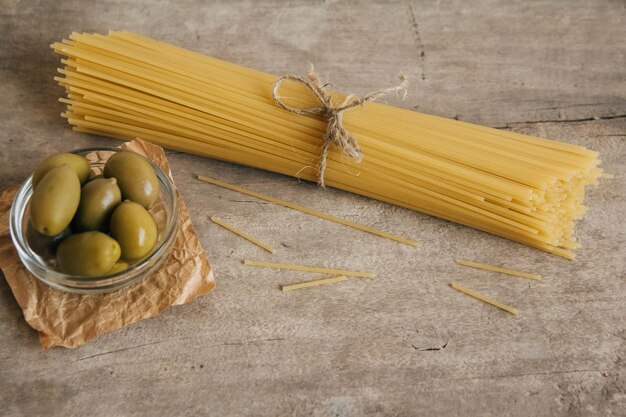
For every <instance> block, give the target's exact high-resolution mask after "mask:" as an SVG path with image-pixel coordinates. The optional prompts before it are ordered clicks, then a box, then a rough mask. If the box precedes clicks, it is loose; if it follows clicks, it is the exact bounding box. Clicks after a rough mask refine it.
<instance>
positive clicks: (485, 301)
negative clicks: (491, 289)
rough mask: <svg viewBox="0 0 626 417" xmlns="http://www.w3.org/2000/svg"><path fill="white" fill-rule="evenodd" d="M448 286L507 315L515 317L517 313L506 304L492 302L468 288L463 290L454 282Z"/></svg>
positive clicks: (492, 300)
mask: <svg viewBox="0 0 626 417" xmlns="http://www.w3.org/2000/svg"><path fill="white" fill-rule="evenodd" d="M450 286H451V287H452V288H454V289H455V290H457V291H461V292H462V293H465V294H467V295H469V296H470V297H474V298H476V299H478V300H480V301H482V302H484V303H487V304H491V305H492V306H494V307H498V308H500V309H502V310H504V311H506V312H507V313H511V314H513V315H514V316H517V313H518V312H519V311H518V310H517V309H516V308H514V307H511V306H508V305H506V304H503V303H501V302H499V301H496V300H494V299H493V298H490V297H487V296H486V295H482V294H479V293H477V292H476V291H473V290H470V289H469V288H465V287H463V286H461V285H459V284H457V283H456V282H452V283H450Z"/></svg>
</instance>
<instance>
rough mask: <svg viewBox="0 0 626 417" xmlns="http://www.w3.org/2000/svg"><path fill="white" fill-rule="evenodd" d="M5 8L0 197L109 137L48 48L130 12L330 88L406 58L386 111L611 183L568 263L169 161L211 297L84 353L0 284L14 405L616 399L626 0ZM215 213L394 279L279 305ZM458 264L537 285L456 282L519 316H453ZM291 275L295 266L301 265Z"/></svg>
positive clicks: (344, 410) (284, 409)
mask: <svg viewBox="0 0 626 417" xmlns="http://www.w3.org/2000/svg"><path fill="white" fill-rule="evenodd" d="M3 6H4V7H3V13H2V14H0V35H2V39H3V42H2V44H0V58H2V66H1V69H0V84H1V85H2V86H3V91H2V99H1V100H0V112H1V113H2V121H3V125H2V129H1V130H0V149H2V150H3V151H2V152H0V187H1V188H5V187H7V186H8V185H10V184H15V183H18V182H20V181H22V180H23V179H24V178H26V176H27V175H28V173H29V172H30V171H31V170H32V169H33V168H34V167H35V165H36V164H37V162H38V161H39V160H41V159H42V158H43V157H44V156H47V155H48V154H51V153H53V152H60V151H64V150H70V149H75V148H79V147H88V146H95V145H115V144H117V143H118V142H117V141H115V140H112V139H105V138H99V137H95V136H92V135H87V134H79V133H76V132H73V131H71V130H70V129H69V128H68V127H67V126H66V125H65V124H64V122H63V121H62V120H61V119H60V118H59V116H58V115H59V113H60V112H61V111H62V109H63V107H62V105H61V104H60V103H57V101H56V100H57V98H58V97H59V96H61V95H62V91H61V89H60V88H59V87H58V86H57V85H56V84H55V83H54V81H53V80H52V77H53V75H54V71H55V69H56V68H57V66H59V63H58V57H57V56H54V55H53V54H52V53H51V51H50V50H49V49H48V45H49V44H50V43H51V42H53V41H58V40H59V39H61V38H62V37H64V36H67V35H68V34H69V33H70V32H72V31H74V30H85V31H90V32H96V31H98V32H105V31H106V30H108V29H110V28H119V27H121V26H123V28H126V29H129V30H134V31H137V32H139V33H143V34H145V35H149V36H153V37H156V38H159V39H163V40H165V41H168V42H173V43H175V44H178V45H181V46H185V47H188V48H191V49H195V50H199V51H202V52H205V53H210V54H212V55H214V56H217V57H219V58H223V59H227V60H230V61H234V62H236V63H239V64H243V65H248V66H251V67H255V68H258V69H261V70H264V71H270V72H273V73H276V74H283V73H287V72H290V73H303V72H305V71H306V70H307V68H308V63H309V62H313V63H315V65H316V68H317V69H318V70H319V71H320V72H321V74H322V75H323V76H325V77H326V78H327V79H328V81H330V82H332V83H333V84H334V85H335V86H337V88H339V89H341V90H343V91H347V92H354V93H357V94H359V93H364V92H367V91H370V90H373V89H377V88H380V87H381V86H386V85H391V84H393V82H394V81H395V80H396V78H397V75H398V73H404V74H405V75H407V76H408V77H409V78H410V80H411V87H410V91H409V96H408V97H407V99H406V100H405V101H402V100H401V99H400V98H396V97H390V98H388V99H387V100H386V101H387V102H390V103H395V104H397V105H400V106H402V107H405V108H408V109H419V110H420V111H424V112H427V113H432V114H438V115H442V116H447V117H458V118H460V119H463V120H467V121H471V122H479V123H483V124H487V125H491V126H497V127H503V128H510V129H514V130H516V131H519V132H522V133H527V134H533V135H539V136H542V137H549V138H555V139H560V140H564V141H567V142H572V143H577V144H581V145H585V146H589V147H591V148H594V149H597V150H599V151H600V152H601V154H602V159H603V160H604V166H605V168H606V170H607V172H610V173H612V174H615V178H614V179H612V180H606V181H605V182H603V183H601V184H600V186H598V187H597V188H594V189H592V190H591V192H590V193H589V195H588V197H587V199H586V204H587V205H588V206H589V207H590V211H589V213H588V214H587V215H586V216H585V218H584V221H582V222H580V224H579V225H578V229H577V233H576V234H577V237H578V238H579V239H580V240H581V242H582V244H583V247H582V248H581V249H580V250H577V254H578V259H577V260H576V261H573V262H568V261H565V260H561V259H557V258H555V257H553V256H550V255H548V254H546V253H543V252H540V251H538V250H534V249H531V248H527V247H524V246H522V245H519V244H516V243H513V242H509V241H506V240H503V239H499V238H496V237H493V236H491V235H488V234H486V233H481V232H478V231H475V230H471V229H468V228H465V227H462V226H458V225H454V224H451V223H449V222H445V221H441V220H437V219H433V218H431V217H428V216H425V215H421V214H416V213H413V212H410V211H407V210H403V209H399V208H397V207H393V206H390V205H387V204H383V203H380V202H376V201H371V200H368V199H365V198H361V197H358V196H355V195H351V194H347V193H343V192H339V191H336V190H325V191H324V190H320V189H318V188H317V187H316V186H315V185H313V184H308V183H297V182H296V181H294V180H293V179H289V178H285V177H282V176H280V175H275V174H269V173H265V172H260V171H256V170H253V169H248V168H242V167H238V166H233V165H230V164H227V163H222V162H217V161H212V160H208V159H206V158H200V157H196V156H190V155H184V154H179V153H169V158H170V161H171V164H172V168H173V174H174V177H175V179H176V181H177V184H178V186H179V188H180V192H181V193H182V195H183V196H184V198H185V200H186V203H187V206H188V207H189V210H190V213H191V215H192V218H193V221H194V226H195V227H196V230H197V231H198V234H199V237H200V239H201V241H202V243H203V245H204V247H205V249H206V251H207V253H208V255H209V258H210V260H211V262H212V265H213V266H214V267H215V271H216V278H217V281H218V287H217V290H216V291H215V292H214V293H212V294H210V295H209V296H207V297H202V298H200V299H197V300H195V301H194V302H192V303H190V304H188V305H184V306H179V307H176V308H173V309H171V310H168V311H167V312H165V313H164V314H162V315H160V316H158V317H156V318H154V319H152V320H148V321H144V322H141V323H139V324H137V325H135V326H131V327H129V328H127V329H123V330H121V331H118V332H114V333H111V334H108V335H104V336H102V337H100V338H98V339H96V340H94V341H93V342H92V343H90V344H88V345H86V346H84V347H82V348H79V349H77V350H72V351H67V350H63V349H52V350H50V351H46V352H42V351H41V350H40V349H39V347H38V345H37V335H36V334H35V333H34V332H33V331H32V330H31V329H30V328H28V327H27V325H26V324H25V323H24V321H23V319H22V313H21V311H20V309H19V308H18V306H17V305H16V303H15V301H14V299H13V296H12V294H11V292H10V290H9V289H8V287H7V284H6V282H5V281H4V280H1V279H0V332H1V334H2V343H0V370H1V371H0V404H2V407H3V408H2V414H3V415H7V416H22V415H43V414H45V415H47V416H67V415H86V414H88V415H91V416H95V417H99V416H111V415H134V416H149V415H155V414H159V415H181V414H187V415H287V416H308V415H311V416H317V415H338V416H341V417H349V416H350V417H351V416H391V415H398V416H413V415H426V416H427V415H438V416H456V415H459V414H466V415H511V416H528V415H534V416H561V415H585V416H586V415H590V416H594V415H597V416H608V415H619V414H620V413H623V409H624V381H625V380H626V372H625V371H624V365H623V358H624V357H625V356H626V351H625V349H626V348H625V344H624V334H625V332H626V329H625V327H624V326H625V325H624V323H625V322H626V320H624V308H623V300H624V297H625V296H626V288H625V287H624V285H623V272H624V259H626V251H625V246H624V244H623V235H624V226H623V223H622V222H621V221H620V220H621V219H624V218H626V200H625V197H624V196H626V185H625V182H624V181H623V179H624V176H625V175H626V165H625V164H624V161H625V160H626V159H625V158H626V146H625V143H626V141H625V136H624V135H626V117H624V115H626V100H625V94H624V91H623V88H622V90H620V88H621V87H622V86H623V85H624V82H625V81H626V67H625V66H624V65H623V64H624V62H623V61H624V56H626V44H625V43H624V42H623V40H624V39H626V25H624V20H625V19H626V5H625V3H624V2H623V1H615V0H598V1H594V2H590V1H587V0H570V1H560V2H559V1H540V2H532V3H531V4H528V3H525V2H495V1H492V0H475V1H472V2H467V1H463V0H442V1H439V2H419V3H418V2H417V1H410V2H401V3H400V2H398V3H392V2H388V1H383V0H380V1H368V2H364V1H355V0H348V1H342V2H331V1H326V2H321V1H320V2H297V3H285V2H281V1H278V0H263V1H252V0H245V1H241V2H227V1H225V0H218V1H214V2H205V1H200V0H188V1H186V2H182V3H180V4H178V3H176V4H174V3H171V4H168V3H167V2H158V3H155V2H152V1H148V0H136V1H133V2H114V1H104V0H103V1H99V2H97V3H93V4H90V5H86V4H85V3H84V2H81V1H78V0H67V1H63V2H15V1H7V2H4V4H3ZM120 22H122V23H120ZM120 25H121V26H120ZM346 117H349V114H346ZM595 118H597V120H595ZM579 120H582V121H579ZM545 121H554V122H550V123H543V122H545ZM528 122H530V123H528ZM366 157H367V155H366ZM198 174H203V175H209V176H213V177H217V178H223V179H224V180H225V181H228V182H230V183H234V184H238V185H241V186H244V187H248V188H254V189H255V190H258V191H259V192H263V193H267V194H270V195H273V196H276V197H279V198H282V199H285V200H289V201H298V202H299V203H301V204H302V205H306V206H309V207H316V208H319V209H320V210H324V211H327V212H332V213H333V214H336V215H337V216H341V217H344V218H348V219H350V220H354V221H356V222H359V223H362V224H369V225H372V226H375V227H377V228H380V229H382V230H388V231H389V232H393V233H396V234H401V235H406V236H415V237H419V238H420V240H421V241H423V242H427V244H426V245H424V249H422V250H420V251H415V250H413V249H411V248H409V247H404V246H403V245H398V244H397V243H394V242H387V241H385V240H384V239H379V238H377V237H375V236H369V235H366V234H364V233H361V232H359V231H355V230H350V229H347V228H345V227H342V226H340V225H335V224H332V223H328V222H320V221H319V220H317V219H312V218H308V217H307V216H302V215H300V214H299V213H295V212H290V211H287V210H285V209H283V208H280V207H275V206H273V205H270V204H265V202H262V201H258V200H255V199H252V198H248V197H245V196H237V195H234V193H232V192H230V191H228V190H220V189H217V188H213V187H211V188H209V187H207V186H206V185H205V184H202V183H199V182H198V181H197V180H196V179H195V175H198ZM207 207H210V208H211V212H215V213H227V214H228V215H229V216H238V217H239V216H240V217H241V218H249V219H254V221H253V222H249V223H247V224H251V226H252V227H251V228H250V230H246V231H247V232H249V233H250V234H252V235H254V236H264V237H265V236H268V237H271V241H272V242H276V247H275V248H274V249H275V250H276V254H275V255H273V257H276V259H289V260H290V261H293V262H294V263H296V262H298V263H302V264H310V265H314V264H315V265H342V267H345V268H350V269H359V270H368V271H377V272H378V271H380V272H381V274H380V275H381V276H383V275H382V271H384V276H383V278H381V279H377V280H371V281H368V282H367V285H363V286H359V288H355V287H354V286H351V285H337V286H335V287H333V288H332V291H310V292H307V291H301V292H297V293H293V294H290V296H289V297H287V296H285V294H282V293H281V292H280V291H277V288H278V285H279V284H281V283H283V282H284V280H283V278H282V277H281V276H280V275H277V274H276V271H273V270H267V269H261V268H259V269H255V271H254V274H255V276H258V278H259V279H254V280H251V279H250V274H251V273H252V272H251V268H250V267H246V266H244V265H242V264H241V260H242V259H246V258H256V257H257V256H258V255H259V251H258V249H257V248H254V247H252V246H251V245H247V244H242V242H241V240H240V238H239V237H237V236H234V235H230V234H228V235H224V236H223V237H221V238H220V239H218V238H217V237H216V235H215V234H214V233H212V229H211V226H210V224H209V223H208V222H207V221H206V220H207V218H206V214H207ZM451 258H463V259H481V260H485V261H486V262H487V261H488V260H489V259H493V260H494V261H493V262H491V263H495V262H496V261H497V260H506V262H507V265H509V264H510V265H515V266H516V268H519V269H520V270H528V271H531V270H541V271H542V275H543V276H544V277H545V278H544V280H543V281H542V282H541V283H536V282H526V281H522V280H519V281H516V280H510V281H506V282H505V281H502V282H497V283H494V280H489V279H486V280H483V279H481V278H479V277H478V276H477V275H476V276H474V275H472V277H467V276H463V282H464V283H467V285H468V286H471V288H475V289H476V290H477V291H480V292H484V293H488V294H489V295H491V296H493V297H494V298H497V299H501V300H507V301H508V302H511V303H512V304H513V305H515V306H516V307H519V308H520V310H523V312H524V314H522V315H520V316H519V317H517V318H515V319H514V320H511V319H512V317H509V316H507V315H504V314H501V315H498V314H490V313H493V311H491V310H486V309H480V308H477V309H467V308H464V307H463V303H460V302H459V297H460V295H459V294H458V293H455V292H454V291H450V290H449V288H448V287H447V284H448V282H449V281H450V279H455V280H456V279H457V278H460V277H459V268H458V267H457V266H456V265H455V264H454V263H452V262H450V259H451ZM268 259H269V255H268ZM513 261H514V262H513ZM509 262H510V263H509ZM290 274H293V275H294V281H295V280H299V279H302V280H305V279H307V275H306V274H304V273H302V274H301V275H298V274H300V273H299V272H290ZM513 322H514V324H512V323H513ZM129 399H132V400H129Z"/></svg>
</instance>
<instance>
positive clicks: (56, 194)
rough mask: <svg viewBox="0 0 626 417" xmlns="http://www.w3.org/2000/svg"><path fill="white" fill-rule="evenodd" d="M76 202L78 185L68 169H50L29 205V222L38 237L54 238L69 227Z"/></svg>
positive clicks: (73, 173)
mask: <svg viewBox="0 0 626 417" xmlns="http://www.w3.org/2000/svg"><path fill="white" fill-rule="evenodd" d="M79 202H80V181H79V180H78V177H77V176H76V172H74V170H73V169H72V168H70V167H69V166H68V165H61V166H60V167H57V168H53V169H51V170H50V171H48V173H47V174H46V175H44V177H43V178H42V179H41V181H40V182H39V184H37V187H36V188H35V191H33V196H32V199H31V203H30V219H31V221H32V222H33V226H34V227H35V230H36V231H37V232H39V233H41V234H42V235H46V236H56V235H58V234H59V233H61V232H62V231H63V230H65V229H66V228H67V226H69V225H70V222H71V221H72V218H73V217H74V214H75V213H76V210H77V209H78V203H79Z"/></svg>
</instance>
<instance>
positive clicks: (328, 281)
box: [280, 275, 348, 292]
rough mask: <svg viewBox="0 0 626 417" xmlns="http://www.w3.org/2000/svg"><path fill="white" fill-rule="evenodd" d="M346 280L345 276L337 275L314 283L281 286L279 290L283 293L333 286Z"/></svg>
mask: <svg viewBox="0 0 626 417" xmlns="http://www.w3.org/2000/svg"><path fill="white" fill-rule="evenodd" d="M347 279H348V277H346V276H345V275H338V276H336V277H330V278H323V279H316V280H315V281H307V282H300V283H298V284H289V285H281V286H280V289H281V290H282V291H283V292H286V291H293V290H299V289H300V288H310V287H317V286H318V285H326V284H334V283H336V282H341V281H345V280H347Z"/></svg>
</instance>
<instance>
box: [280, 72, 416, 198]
mask: <svg viewBox="0 0 626 417" xmlns="http://www.w3.org/2000/svg"><path fill="white" fill-rule="evenodd" d="M308 77H309V79H308V80H307V79H305V78H303V77H300V76H297V75H283V76H282V77H280V78H279V79H278V80H276V82H274V86H273V89H272V93H273V97H274V101H276V104H278V105H279V106H280V107H281V108H283V109H284V110H287V111H289V112H292V113H295V114H299V115H303V116H310V115H319V116H322V117H324V119H325V120H326V131H325V132H324V137H323V138H322V151H321V154H320V159H319V163H318V165H317V183H318V184H319V185H320V187H322V188H324V187H325V185H324V174H325V172H326V165H327V160H328V151H329V149H330V146H331V145H334V146H335V147H337V148H338V149H340V150H341V151H342V152H343V153H344V154H345V155H348V156H350V157H352V158H355V159H356V160H357V161H358V162H360V161H361V159H362V157H363V153H362V152H361V148H360V147H359V144H358V143H357V141H356V138H355V137H354V136H352V135H351V134H350V132H348V131H347V130H346V129H345V128H344V126H343V112H344V111H346V110H350V109H352V108H355V107H358V106H362V105H363V104H366V103H368V102H370V101H374V100H376V99H377V98H379V97H381V96H384V95H386V94H389V93H391V92H394V91H399V90H405V91H406V87H407V80H406V78H405V77H404V76H403V75H401V76H400V81H401V82H400V84H399V85H397V86H395V87H389V88H386V89H384V90H379V91H372V92H370V93H368V94H367V95H365V96H363V97H356V96H354V95H353V94H349V95H348V96H347V97H346V98H345V99H344V101H343V102H342V103H341V104H340V105H339V106H335V105H334V104H333V102H332V98H331V94H330V93H329V92H328V91H327V88H328V86H329V84H324V85H320V84H321V82H320V79H319V78H318V76H317V74H316V73H315V71H314V70H313V68H311V70H310V71H309V73H308ZM287 80H293V81H296V82H299V83H301V84H304V85H305V86H306V87H308V88H309V90H311V92H313V94H314V95H315V97H316V98H317V99H318V101H319V102H320V104H321V106H320V107H311V108H304V109H302V108H298V107H291V106H289V105H287V104H285V103H283V101H282V100H281V98H280V95H279V94H278V90H279V89H280V86H281V85H282V83H283V82H285V81H287Z"/></svg>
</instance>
